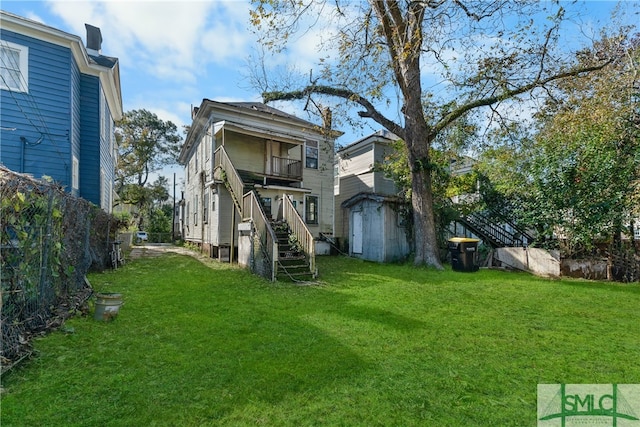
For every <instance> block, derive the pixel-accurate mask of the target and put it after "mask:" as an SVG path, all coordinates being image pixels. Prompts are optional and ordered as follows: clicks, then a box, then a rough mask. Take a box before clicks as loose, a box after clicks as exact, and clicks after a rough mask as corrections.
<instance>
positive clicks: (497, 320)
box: [2, 255, 640, 427]
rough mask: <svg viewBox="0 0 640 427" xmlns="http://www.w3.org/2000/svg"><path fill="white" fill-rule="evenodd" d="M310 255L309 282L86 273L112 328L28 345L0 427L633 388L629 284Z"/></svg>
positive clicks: (156, 421) (386, 417)
mask: <svg viewBox="0 0 640 427" xmlns="http://www.w3.org/2000/svg"><path fill="white" fill-rule="evenodd" d="M318 262H319V264H320V266H319V267H320V271H321V272H323V276H322V277H321V280H322V284H320V285H318V286H313V287H299V286H295V285H290V284H282V283H275V284H272V283H270V282H267V281H264V280H262V279H260V278H257V277H256V276H253V275H251V274H250V273H249V272H247V271H244V270H239V269H236V268H235V267H233V266H230V265H229V264H221V263H217V262H215V261H211V260H208V262H207V265H204V264H202V263H200V262H199V261H197V260H195V259H193V258H191V257H187V256H178V255H165V256H163V257H160V258H148V259H142V260H139V261H134V262H131V263H128V264H127V265H126V266H125V267H124V268H122V269H119V270H118V271H117V273H113V272H108V273H103V274H92V275H91V276H90V280H91V282H92V284H93V285H94V287H95V288H96V289H99V290H101V291H111V292H121V293H122V294H123V295H124V300H125V305H124V306H123V307H122V308H121V309H120V313H119V315H118V317H117V319H116V320H115V321H114V322H112V323H102V322H97V321H94V320H93V318H92V317H90V316H89V317H82V318H76V319H72V320H70V321H68V322H67V323H66V324H65V325H64V327H63V328H62V329H61V330H60V331H59V332H57V333H55V334H52V335H50V336H48V337H46V338H43V339H40V340H38V342H37V345H36V348H37V350H38V356H37V357H36V358H34V359H33V360H31V361H30V362H29V363H27V364H25V365H24V366H23V367H22V368H20V369H19V370H16V371H13V372H11V373H10V375H9V376H7V377H5V378H3V387H4V388H5V391H4V394H3V396H2V425H3V426H21V427H23V426H40V425H47V426H65V427H67V426H95V425H181V426H196V425H198V426H200V425H216V426H224V425H228V426H239V425H256V424H261V425H280V426H304V425H307V426H310V425H349V426H370V425H402V426H424V425H438V426H440V425H450V426H462V425H465V426H466V425H475V426H498V425H499V426H508V425H510V426H522V425H532V424H535V421H534V420H535V417H536V387H537V384H539V383H638V382H640V365H638V364H635V363H630V361H633V360H637V359H638V358H640V336H639V335H638V334H637V324H638V320H640V319H639V315H638V310H637V307H638V304H639V303H640V287H639V286H638V285H619V284H609V283H594V282H585V281H570V280H562V281H549V280H543V279H539V278H535V277H532V276H529V275H526V274H519V273H505V272H502V271H490V270H482V271H479V272H477V273H455V272H452V271H450V270H445V271H436V270H433V269H424V268H414V267H412V266H408V265H382V264H375V263H368V262H362V261H359V260H354V259H348V258H335V257H330V258H328V257H319V259H318ZM212 270H213V271H212Z"/></svg>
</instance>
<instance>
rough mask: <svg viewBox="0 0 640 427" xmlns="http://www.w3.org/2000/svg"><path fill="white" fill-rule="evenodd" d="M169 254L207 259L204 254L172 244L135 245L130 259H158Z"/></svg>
mask: <svg viewBox="0 0 640 427" xmlns="http://www.w3.org/2000/svg"><path fill="white" fill-rule="evenodd" d="M167 252H174V253H177V254H181V255H189V256H192V257H194V258H206V257H205V256H204V255H203V254H201V253H199V252H197V251H193V250H190V249H187V248H183V247H181V246H175V245H172V244H170V243H146V244H144V245H134V246H132V247H131V253H130V254H129V258H130V259H138V258H145V257H151V258H153V257H158V256H160V255H162V254H165V253H167Z"/></svg>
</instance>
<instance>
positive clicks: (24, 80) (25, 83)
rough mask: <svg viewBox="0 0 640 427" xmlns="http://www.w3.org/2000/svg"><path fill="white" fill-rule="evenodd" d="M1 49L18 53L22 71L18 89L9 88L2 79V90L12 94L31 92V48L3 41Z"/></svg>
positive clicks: (0, 83) (0, 81)
mask: <svg viewBox="0 0 640 427" xmlns="http://www.w3.org/2000/svg"><path fill="white" fill-rule="evenodd" d="M0 47H2V49H10V50H14V51H18V56H19V58H20V59H19V61H20V63H19V64H18V68H19V71H20V81H19V85H18V86H16V87H9V86H7V85H6V84H5V80H4V79H0V88H1V89H4V90H9V91H12V92H25V93H27V92H29V48H28V47H27V46H22V45H19V44H15V43H11V42H8V41H5V40H2V44H0Z"/></svg>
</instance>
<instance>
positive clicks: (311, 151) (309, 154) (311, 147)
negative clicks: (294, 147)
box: [305, 141, 318, 169]
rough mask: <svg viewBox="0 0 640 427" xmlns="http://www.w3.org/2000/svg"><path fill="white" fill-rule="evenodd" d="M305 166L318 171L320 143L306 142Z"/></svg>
mask: <svg viewBox="0 0 640 427" xmlns="http://www.w3.org/2000/svg"><path fill="white" fill-rule="evenodd" d="M305 166H306V167H307V168H309V169H318V141H307V142H305Z"/></svg>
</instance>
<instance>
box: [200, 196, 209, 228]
mask: <svg viewBox="0 0 640 427" xmlns="http://www.w3.org/2000/svg"><path fill="white" fill-rule="evenodd" d="M202 222H204V223H205V224H207V223H208V222H209V191H208V190H206V191H205V193H204V200H203V201H202Z"/></svg>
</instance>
